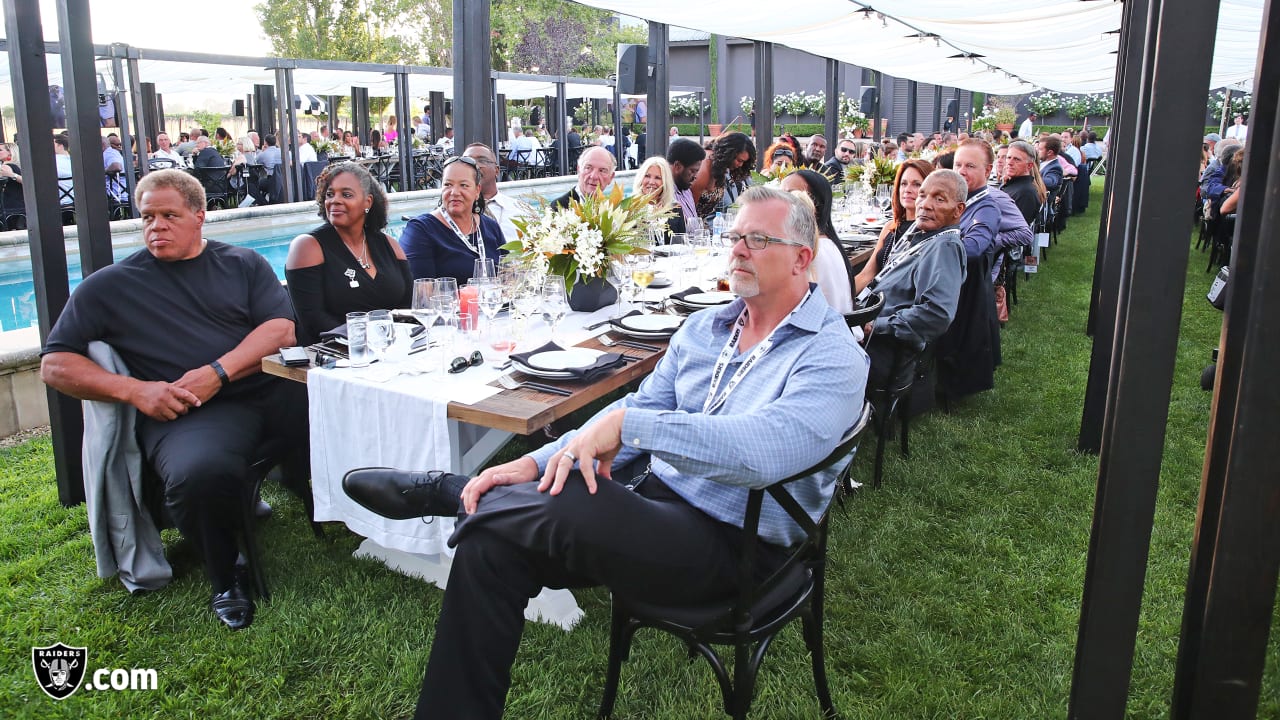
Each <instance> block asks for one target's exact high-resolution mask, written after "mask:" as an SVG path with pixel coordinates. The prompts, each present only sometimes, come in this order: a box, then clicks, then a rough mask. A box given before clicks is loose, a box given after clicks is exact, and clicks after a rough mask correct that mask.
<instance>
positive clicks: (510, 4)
mask: <svg viewBox="0 0 1280 720" xmlns="http://www.w3.org/2000/svg"><path fill="white" fill-rule="evenodd" d="M489 22H490V25H491V26H492V28H493V35H492V37H493V52H492V56H491V61H492V63H493V68H494V69H495V70H505V71H508V72H536V73H541V74H543V75H578V76H580V77H596V78H603V77H608V76H609V75H610V74H611V73H613V72H614V71H615V70H616V66H617V57H618V50H617V47H618V43H643V42H644V41H645V37H646V32H645V30H644V29H643V28H642V27H629V28H622V27H619V25H618V22H617V21H616V19H615V18H614V16H613V14H612V13H610V12H608V11H606V10H597V9H596V8H591V7H587V6H585V5H579V4H577V3H571V2H564V1H563V0H493V5H492V9H491V10H490V21H489Z"/></svg>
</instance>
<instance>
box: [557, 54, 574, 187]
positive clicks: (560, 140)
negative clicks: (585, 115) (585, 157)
mask: <svg viewBox="0 0 1280 720" xmlns="http://www.w3.org/2000/svg"><path fill="white" fill-rule="evenodd" d="M568 114H569V98H567V97H565V89H564V78H563V77H561V78H559V79H558V80H556V123H558V124H559V126H560V132H559V133H558V134H557V135H556V157H557V158H558V166H559V168H560V174H561V175H572V174H573V170H572V169H570V167H569V129H570V128H571V127H573V121H572V120H569V119H567V116H568Z"/></svg>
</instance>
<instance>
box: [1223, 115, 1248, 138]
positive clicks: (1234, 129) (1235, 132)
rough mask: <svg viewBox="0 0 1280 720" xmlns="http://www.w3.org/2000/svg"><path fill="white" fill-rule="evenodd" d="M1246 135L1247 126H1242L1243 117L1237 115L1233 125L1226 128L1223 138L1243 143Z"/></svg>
mask: <svg viewBox="0 0 1280 720" xmlns="http://www.w3.org/2000/svg"><path fill="white" fill-rule="evenodd" d="M1248 134H1249V126H1248V125H1245V124H1244V115H1237V116H1236V119H1235V124H1234V125H1232V126H1231V127H1229V128H1227V132H1226V135H1225V137H1229V138H1235V139H1236V140H1239V141H1240V142H1242V143H1243V142H1244V140H1245V137H1246V136H1248Z"/></svg>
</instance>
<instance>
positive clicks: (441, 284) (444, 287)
mask: <svg viewBox="0 0 1280 720" xmlns="http://www.w3.org/2000/svg"><path fill="white" fill-rule="evenodd" d="M436 294H437V295H439V296H440V297H442V298H443V299H444V305H443V307H444V309H445V311H446V312H448V313H450V314H452V313H456V312H458V280H457V278H451V277H442V278H436Z"/></svg>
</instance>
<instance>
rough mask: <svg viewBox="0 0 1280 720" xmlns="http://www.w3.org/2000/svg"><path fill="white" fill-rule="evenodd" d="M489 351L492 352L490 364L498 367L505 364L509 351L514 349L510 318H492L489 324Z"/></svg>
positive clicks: (513, 334)
mask: <svg viewBox="0 0 1280 720" xmlns="http://www.w3.org/2000/svg"><path fill="white" fill-rule="evenodd" d="M489 349H490V350H491V351H492V352H491V353H490V356H489V362H490V364H492V365H495V366H498V367H501V366H502V365H504V364H506V362H507V358H508V357H510V356H511V351H512V350H515V349H516V340H515V333H514V330H513V328H512V327H511V318H508V317H502V318H494V319H493V320H491V321H490V322H489Z"/></svg>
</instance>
